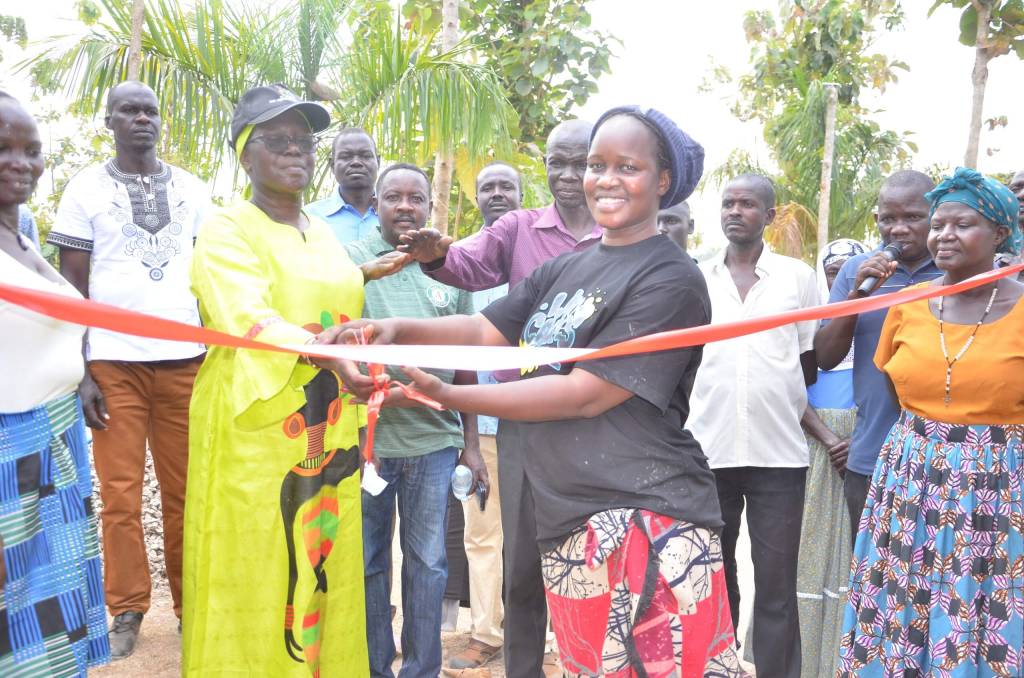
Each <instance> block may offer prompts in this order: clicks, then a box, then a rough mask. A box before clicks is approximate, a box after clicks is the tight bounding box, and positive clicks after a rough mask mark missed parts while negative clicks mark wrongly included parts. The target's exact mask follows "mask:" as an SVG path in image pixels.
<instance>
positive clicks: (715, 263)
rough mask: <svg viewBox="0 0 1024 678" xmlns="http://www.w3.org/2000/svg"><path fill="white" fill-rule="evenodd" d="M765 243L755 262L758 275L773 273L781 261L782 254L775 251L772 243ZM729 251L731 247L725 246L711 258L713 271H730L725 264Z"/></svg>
mask: <svg viewBox="0 0 1024 678" xmlns="http://www.w3.org/2000/svg"><path fill="white" fill-rule="evenodd" d="M763 244H764V247H763V248H762V249H761V254H759V255H758V257H757V261H756V262H754V271H755V272H756V273H758V277H763V276H765V275H771V274H772V271H776V270H778V264H779V263H780V255H778V254H776V253H775V252H773V251H772V248H771V245H769V244H768V243H763ZM728 253H729V247H728V246H726V247H723V248H722V251H721V252H719V253H718V254H716V255H715V256H714V258H712V259H710V260H709V263H710V264H711V270H712V272H714V273H716V274H717V273H720V272H722V271H725V272H728V271H729V269H728V268H727V267H726V265H725V255H726V254H728Z"/></svg>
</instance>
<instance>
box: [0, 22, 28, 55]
mask: <svg viewBox="0 0 1024 678" xmlns="http://www.w3.org/2000/svg"><path fill="white" fill-rule="evenodd" d="M0 35H2V36H4V38H6V39H7V40H8V41H10V42H13V43H14V44H16V45H18V46H19V47H21V48H22V49H24V48H25V45H27V44H28V31H27V30H26V29H25V19H23V18H22V17H20V16H11V15H9V14H0ZM3 60H4V55H3V53H2V52H0V61H3Z"/></svg>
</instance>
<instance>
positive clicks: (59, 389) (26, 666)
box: [0, 93, 110, 678]
mask: <svg viewBox="0 0 1024 678" xmlns="http://www.w3.org/2000/svg"><path fill="white" fill-rule="evenodd" d="M42 171H43V159H42V150H41V144H40V140H39V132H38V130H37V129H36V124H35V121H34V120H33V119H32V116H31V115H29V114H28V113H27V112H26V111H25V110H24V109H23V108H22V107H21V106H20V105H18V103H17V102H16V101H15V100H14V99H12V98H11V97H10V96H8V95H5V94H3V93H0V280H2V281H3V282H5V283H7V284H11V285H17V286H19V287H27V288H32V289H37V290H43V291H47V292H53V293H56V294H64V295H67V296H69V297H79V294H78V292H76V291H75V288H74V287H72V286H71V285H70V284H69V283H68V282H67V281H65V280H64V279H63V278H61V277H60V275H58V274H57V272H56V271H54V270H53V269H52V268H51V267H50V265H49V264H47V263H46V262H45V261H44V260H43V259H42V257H40V255H39V253H38V251H37V250H36V248H34V247H33V246H32V245H31V244H30V243H29V242H28V239H27V238H25V236H23V235H22V234H21V233H19V232H18V206H19V205H21V204H22V203H24V202H25V201H26V200H27V199H28V197H29V195H31V193H32V190H33V189H34V188H35V185H36V182H37V181H38V179H39V175H40V174H42ZM0 327H3V332H2V334H0V384H3V388H0V676H18V677H19V678H23V677H24V678H32V677H36V676H38V677H40V678H42V677H44V676H46V677H47V678H49V677H50V676H84V675H85V674H86V669H87V667H89V666H95V665H97V664H101V663H105V662H106V661H108V660H109V657H110V649H109V646H108V644H107V620H106V613H105V612H104V604H103V581H102V568H101V565H100V554H99V541H98V539H97V534H96V516H95V515H94V513H93V509H92V503H91V496H92V477H91V475H90V470H89V459H88V447H87V445H86V441H85V428H84V426H83V424H82V409H81V406H80V404H79V402H78V397H77V395H76V389H77V387H78V382H79V381H80V380H81V378H82V374H83V370H84V364H83V362H82V354H81V347H82V333H83V331H84V329H83V328H82V327H81V326H78V325H69V324H67V323H63V322H60V321H57V320H53V319H51V318H48V317H45V316H42V315H39V314H37V313H33V312H31V311H28V310H26V309H24V308H21V307H19V306H15V305H13V304H9V303H6V302H0Z"/></svg>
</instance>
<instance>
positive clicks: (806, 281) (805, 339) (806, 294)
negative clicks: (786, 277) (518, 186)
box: [796, 264, 821, 353]
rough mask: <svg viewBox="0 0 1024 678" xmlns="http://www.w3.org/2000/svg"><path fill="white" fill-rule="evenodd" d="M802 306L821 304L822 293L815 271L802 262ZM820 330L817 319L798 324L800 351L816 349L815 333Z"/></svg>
mask: <svg viewBox="0 0 1024 678" xmlns="http://www.w3.org/2000/svg"><path fill="white" fill-rule="evenodd" d="M799 270H800V273H801V278H802V279H801V281H800V285H801V290H800V308H813V307H815V306H819V305H821V293H820V291H819V290H818V283H817V281H816V280H815V279H814V271H813V270H812V269H811V267H810V266H807V265H806V264H801V266H800V269H799ZM817 331H818V321H817V320H805V321H804V322H799V323H797V324H796V334H797V338H798V340H799V342H800V352H801V353H806V352H807V351H811V350H813V349H814V334H815V333H816V332H817Z"/></svg>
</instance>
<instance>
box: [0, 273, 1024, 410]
mask: <svg viewBox="0 0 1024 678" xmlns="http://www.w3.org/2000/svg"><path fill="white" fill-rule="evenodd" d="M1021 271H1024V264H1016V265H1014V266H1007V267H1006V268H999V269H995V270H992V271H988V272H986V273H982V274H981V275H977V276H974V277H973V278H970V279H968V280H964V281H963V282H959V283H956V284H953V285H945V286H935V285H926V286H923V287H915V288H914V289H904V290H901V291H899V292H894V293H892V294H884V295H880V296H873V297H867V298H865V299H856V300H854V301H842V302H838V303H835V304H823V305H821V306H813V307H810V308H802V309H799V310H796V311H788V312H786V313H779V314H776V315H770V316H763V317H760V318H751V319H749V320H739V321H736V322H731V323H719V324H712V325H701V326H698V327H690V328H687V329H685V330H671V331H668V332H659V333H658V334H650V335H647V336H644V337H637V338H635V339H629V340H627V341H623V342H620V343H618V344H613V345H611V346H606V347H605V348H602V349H599V350H597V351H594V352H593V353H588V354H587V355H585V356H582V357H580V358H578V359H577V360H594V359H597V358H609V357H612V356H622V355H632V354H634V353H650V352H653V351H666V350H670V349H674V348H685V347H687V346H697V345H701V344H708V343H711V342H713V341H722V340H724V339H733V338H736V337H739V336H743V335H746V334H754V333H755V332H762V331H764V330H770V329H774V328H776V327H780V326H782V325H786V324H788V323H792V322H799V321H803V320H822V319H826V318H838V317H841V316H847V315H856V314H858V313H866V312H868V311H877V310H881V309H883V308H889V307H890V306H896V305H897V304H905V303H908V302H912V301H919V300H921V299H931V298H933V297H941V296H947V295H952V294H959V293H960V292H964V291H967V290H970V289H973V288H975V287H980V286H982V285H988V284H991V283H993V282H995V281H997V280H999V279H1000V278H1005V277H1008V276H1010V275H1014V274H1016V273H1020V272H1021ZM0 299H2V300H4V301H8V302H11V303H12V304H16V305H18V306H23V307H25V308H27V309H30V310H32V311H35V312H36V313H41V314H42V315H46V316H49V317H51V318H56V319H58V320H64V321H66V322H70V323H75V324H77V325H86V326H88V327H99V328H102V329H106V330H112V331H114V332H121V333H123V334H131V335H135V336H139V337H150V338H152V339H167V340H170V341H187V342H192V343H201V344H207V345H210V346H227V347H230V348H248V349H255V350H260V351H275V352H278V353H301V352H300V351H295V350H292V349H289V348H282V347H281V346H274V345H273V344H266V343H264V342H261V341H253V340H252V339H243V338H241V337H236V336H234V335H231V334H225V333H224V332H218V331H216V330H211V329H209V328H206V327H196V326H194V325H187V324H185V323H179V322H176V321H173V320H166V319H164V318H157V317H154V316H150V315H145V314H142V313H136V312H134V311H127V310H125V309H123V308H118V307H116V306H110V305H109V304H101V303H99V302H95V301H91V300H89V299H77V298H72V297H67V296H65V295H63V294H55V293H53V292H43V291H40V290H33V289H28V288H24V287H18V286H16V285H8V284H5V283H0ZM563 362H571V361H568V360H564V361H563ZM378 367H379V366H378ZM380 370H381V371H380V372H379V374H382V375H383V376H384V377H386V376H387V375H386V373H384V372H383V368H382V367H381V368H380ZM375 378H376V377H375ZM414 393H415V392H414ZM407 395H408V394H407ZM417 395H418V394H417ZM410 397H412V396H410ZM413 399H417V398H415V397H413Z"/></svg>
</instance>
